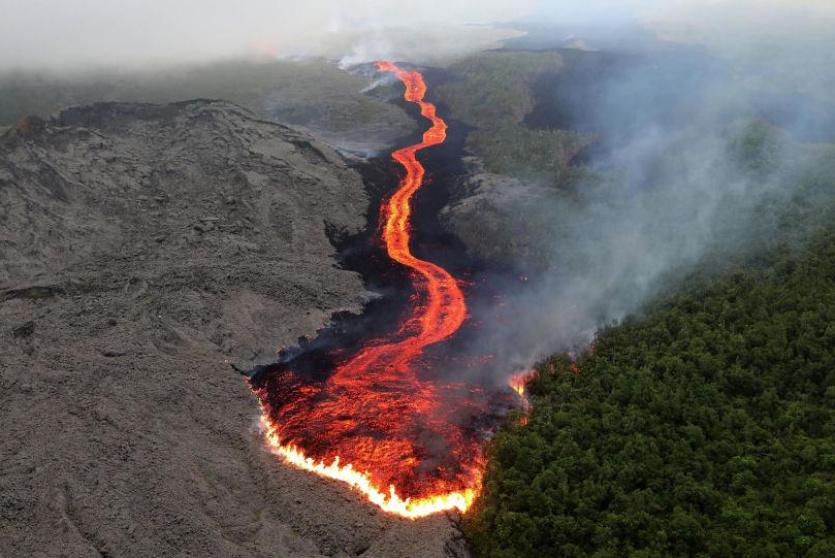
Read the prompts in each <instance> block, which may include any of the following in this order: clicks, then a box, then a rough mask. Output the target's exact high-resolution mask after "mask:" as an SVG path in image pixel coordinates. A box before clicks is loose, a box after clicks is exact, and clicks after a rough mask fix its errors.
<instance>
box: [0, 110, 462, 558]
mask: <svg viewBox="0 0 835 558" xmlns="http://www.w3.org/2000/svg"><path fill="white" fill-rule="evenodd" d="M367 206H368V200H367V197H366V195H365V193H364V189H363V185H362V183H361V180H360V177H359V176H358V175H357V174H356V173H355V172H354V171H352V170H351V169H350V168H348V167H347V166H346V165H345V163H344V161H343V160H342V158H341V157H340V156H339V155H338V154H337V153H335V152H334V151H333V150H332V149H330V148H329V147H327V146H325V145H322V144H320V143H318V142H316V141H315V140H313V139H312V138H311V137H309V136H306V135H304V134H302V133H300V132H297V131H293V130H290V129H288V128H285V127H282V126H278V125H275V124H272V123H268V122H265V121H261V120H259V119H257V118H256V117H255V116H253V115H252V114H251V113H249V112H247V111H245V110H243V109H240V108H238V107H236V106H234V105H231V104H228V103H224V102H215V101H193V102H185V103H179V104H175V105H160V106H157V105H137V104H99V105H92V106H89V107H82V108H76V109H70V110H67V111H64V112H63V113H62V114H61V115H59V116H57V117H55V118H53V119H51V120H48V121H42V120H38V119H34V118H32V119H27V120H24V121H22V122H21V123H20V124H18V126H17V127H16V128H13V129H10V130H9V131H7V132H6V133H5V135H3V136H2V137H0V423H2V425H3V433H2V436H0V556H2V557H4V558H5V557H10V558H11V557H19V556H40V557H53V556H54V557H58V556H69V557H76V556H79V557H81V556H91V557H122V556H127V557H133V556H136V557H147V556H200V557H204V556H235V557H254V556H265V557H266V556H270V557H291V558H292V557H302V556H304V557H316V556H358V555H362V556H392V557H399V556H403V557H422V556H426V557H435V556H438V557H441V556H465V555H466V551H465V550H464V549H463V544H462V542H461V540H460V538H459V537H458V535H457V530H456V529H455V527H454V525H453V522H452V521H451V520H450V518H448V517H444V516H436V517H434V518H430V519H427V520H423V521H417V522H411V521H405V520H400V519H396V518H392V517H389V516H386V515H384V514H382V513H381V512H379V511H378V510H376V508H374V507H372V506H370V505H369V504H366V503H365V502H364V501H363V500H362V499H361V498H360V497H359V496H357V495H356V494H354V493H352V492H351V491H350V490H347V489H346V488H344V487H343V486H342V485H339V484H337V483H332V482H329V481H323V480H322V479H319V478H315V477H313V476H311V475H309V474H306V473H302V472H299V471H297V470H294V469H292V468H289V467H287V466H285V465H283V464H282V463H281V462H280V461H279V460H278V458H276V457H275V456H273V455H272V454H270V453H269V452H268V451H267V450H266V449H265V447H264V442H263V437H262V436H261V434H260V433H259V432H258V430H257V427H256V424H257V416H258V412H257V405H256V400H255V397H254V396H253V395H252V394H251V393H250V392H249V390H248V388H247V385H246V384H245V382H244V381H243V379H242V378H241V377H240V376H237V375H236V374H234V373H233V372H232V370H231V368H230V367H229V366H228V364H227V363H226V362H227V361H232V362H236V363H238V364H242V365H250V364H253V363H255V362H263V361H265V360H269V359H270V358H271V357H272V356H273V355H274V353H275V351H276V349H277V348H279V347H281V346H283V345H286V344H292V343H293V342H294V341H295V340H296V339H297V338H298V337H299V336H301V335H313V334H314V333H315V330H316V329H317V328H319V327H321V326H322V325H323V324H324V323H325V322H326V321H327V319H328V316H330V315H331V313H332V312H334V311H336V310H340V309H346V310H352V311H358V310H359V309H360V307H361V303H362V301H363V300H364V299H365V298H366V297H367V296H368V293H366V292H365V291H364V288H363V285H362V282H361V280H360V278H359V276H358V275H356V274H354V273H352V272H349V271H346V270H342V269H339V267H338V266H337V265H336V262H335V259H334V248H333V246H332V245H331V243H330V241H329V239H328V236H327V235H326V225H327V226H329V227H332V228H333V229H334V230H337V231H341V232H343V233H353V232H357V231H358V230H360V229H361V227H363V226H364V224H365V213H366V211H367V210H368V207H367Z"/></svg>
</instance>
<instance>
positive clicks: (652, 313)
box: [463, 227, 835, 558]
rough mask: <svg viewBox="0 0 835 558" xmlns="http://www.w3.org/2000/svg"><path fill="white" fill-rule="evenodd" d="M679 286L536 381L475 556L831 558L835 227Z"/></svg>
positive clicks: (505, 445) (508, 444) (549, 365)
mask: <svg viewBox="0 0 835 558" xmlns="http://www.w3.org/2000/svg"><path fill="white" fill-rule="evenodd" d="M685 284H686V285H687V287H684V288H681V289H678V290H677V292H676V293H675V294H672V295H668V296H666V297H663V298H662V299H661V300H660V301H658V302H656V303H655V304H654V305H653V306H652V307H650V308H648V309H646V311H645V312H644V313H642V314H641V315H640V316H635V317H632V318H629V319H627V320H625V321H624V322H623V323H620V324H613V325H611V326H610V327H607V328H605V329H604V330H602V331H601V332H600V333H599V334H598V337H597V338H596V341H595V343H594V345H593V346H592V347H590V348H589V349H588V350H586V351H585V352H584V353H583V354H582V355H580V356H579V357H578V358H577V359H576V362H572V360H571V359H569V357H568V356H567V355H557V356H554V357H552V358H550V359H549V360H547V361H546V362H543V363H542V364H541V365H540V366H539V367H538V371H537V374H536V376H535V377H534V378H533V380H532V381H531V383H530V384H529V389H530V393H531V397H532V402H533V410H532V411H531V414H530V416H529V421H528V423H527V425H525V426H521V425H517V426H509V427H507V428H506V429H505V430H504V431H502V432H500V433H499V434H498V435H497V436H496V438H494V440H493V442H492V443H491V446H490V448H489V457H490V459H489V468H488V471H487V475H486V481H485V487H484V492H483V495H482V496H481V498H480V499H479V500H478V501H477V503H476V506H475V509H474V510H473V511H472V512H471V513H470V514H469V515H468V516H467V517H466V518H465V519H464V525H463V526H464V531H465V534H466V535H467V537H468V538H469V540H470V541H471V543H472V545H473V547H474V549H475V551H476V554H477V555H479V556H483V557H490V558H503V557H527V556H530V557H541V556H566V557H570V556H596V557H616V556H636V557H655V556H659V557H660V556H705V557H707V556H752V557H753V556H757V557H772V556H773V557H783V556H808V557H831V556H835V228H832V227H828V228H824V229H823V230H821V231H819V232H817V233H816V234H814V235H813V237H812V240H810V241H808V242H807V243H802V244H795V245H794V246H793V247H789V246H788V245H783V246H782V248H780V249H774V250H771V251H770V252H769V253H768V254H767V255H766V256H763V258H760V259H758V260H756V263H753V262H752V263H751V264H750V265H746V266H738V267H737V269H735V270H734V271H726V272H724V273H722V274H720V275H719V276H718V277H717V276H712V277H711V278H703V279H701V280H699V279H698V277H693V278H691V280H690V281H687V282H686V283H685Z"/></svg>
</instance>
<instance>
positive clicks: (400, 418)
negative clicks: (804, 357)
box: [253, 62, 488, 519]
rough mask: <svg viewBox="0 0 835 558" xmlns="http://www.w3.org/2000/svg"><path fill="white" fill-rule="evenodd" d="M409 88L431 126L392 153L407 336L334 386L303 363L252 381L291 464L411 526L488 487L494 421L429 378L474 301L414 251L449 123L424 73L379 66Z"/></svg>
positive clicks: (475, 401) (384, 341) (462, 389)
mask: <svg viewBox="0 0 835 558" xmlns="http://www.w3.org/2000/svg"><path fill="white" fill-rule="evenodd" d="M377 69H378V71H381V72H389V73H392V74H394V76H395V77H397V79H399V80H400V81H401V82H402V83H403V85H404V86H405V93H404V99H405V100H406V101H408V102H411V103H415V104H417V105H418V107H419V108H420V114H421V115H422V116H423V117H425V118H426V119H428V120H429V121H430V123H431V126H430V127H429V128H428V129H427V130H426V131H425V132H424V134H423V137H422V141H421V142H420V143H417V144H415V145H410V146H408V147H404V148H402V149H399V150H397V151H395V152H394V153H392V158H393V159H394V160H395V161H397V163H399V164H400V165H401V166H402V167H403V169H404V170H405V175H404V176H403V178H402V179H401V180H400V182H399V185H398V187H397V189H396V190H395V192H394V193H393V194H392V195H391V197H389V198H388V199H386V200H384V201H383V203H382V207H381V212H380V217H381V223H382V226H381V228H380V231H381V236H382V240H383V241H384V244H385V247H386V251H387V253H388V256H389V257H390V258H391V259H392V260H393V261H395V262H397V263H399V264H401V265H403V266H405V267H406V268H408V270H409V272H410V276H411V281H412V284H413V288H414V294H413V296H412V297H411V300H410V309H409V313H408V316H407V317H406V318H405V319H404V320H403V322H402V324H401V325H400V326H399V328H398V329H397V331H396V332H395V333H393V334H391V335H388V336H385V337H383V338H380V339H375V340H372V341H369V342H368V343H366V344H365V345H364V346H362V347H361V348H360V349H359V350H358V351H357V352H356V353H355V354H353V355H352V356H350V357H345V358H344V359H343V360H342V361H341V362H339V363H338V364H337V365H336V367H335V369H334V370H333V373H332V374H330V375H329V376H328V377H327V378H326V379H321V378H319V379H315V380H311V379H310V378H309V377H303V374H301V373H300V372H299V371H294V370H293V369H292V364H291V365H288V366H286V367H284V368H281V369H279V370H278V371H276V372H273V373H271V374H269V375H267V376H266V377H265V378H262V379H259V381H258V382H253V390H254V391H255V392H256V394H257V395H258V397H259V400H260V403H261V408H262V423H263V424H264V426H265V429H266V431H267V439H268V441H269V444H270V445H271V447H272V449H273V451H274V452H275V453H277V454H279V455H281V456H282V457H283V458H284V459H285V460H286V461H288V462H289V463H291V464H293V465H295V466H297V467H300V468H302V469H305V470H308V471H311V472H314V473H316V474H318V475H321V476H324V477H328V478H332V479H337V480H340V481H343V482H346V483H348V484H350V485H351V486H352V487H354V488H355V489H357V490H359V491H360V492H362V493H363V494H364V495H365V496H366V497H367V498H368V499H369V500H370V501H372V502H373V503H374V504H376V505H377V506H379V507H380V508H382V509H383V510H385V511H387V512H392V513H396V514H399V515H402V516H404V517H408V518H412V519H414V518H418V517H423V516H427V515H430V514H433V513H437V512H441V511H445V510H453V509H457V510H460V511H465V510H466V509H467V508H468V507H469V506H470V504H471V503H472V501H473V500H474V498H475V496H476V495H477V493H478V491H479V489H480V485H481V474H482V473H481V472H482V457H481V447H482V442H483V433H482V432H479V431H478V428H476V427H474V426H473V425H474V424H477V423H478V419H479V417H482V416H484V415H485V414H487V407H488V405H487V403H486V398H485V397H484V396H483V393H482V391H481V390H480V389H479V388H476V387H473V386H467V385H464V384H454V383H448V382H447V383H444V382H439V381H437V379H435V380H433V379H431V378H430V379H427V378H426V377H425V376H426V375H425V374H421V368H422V367H423V366H425V361H424V359H423V358H422V357H424V356H425V355H424V349H426V348H427V347H428V346H430V345H433V344H437V343H439V342H441V341H443V340H445V339H448V338H449V337H450V336H452V335H453V334H454V333H455V332H457V331H458V330H459V328H460V327H461V325H462V323H463V322H464V320H465V319H466V317H467V306H466V303H465V301H464V294H463V293H462V291H461V288H460V287H459V284H458V282H457V281H456V279H455V278H453V277H452V275H450V274H449V273H448V272H447V271H446V270H445V269H443V268H441V267H440V266H438V265H435V264H433V263H430V262H427V261H424V260H421V259H419V258H417V257H415V255H414V254H412V251H411V248H410V217H411V212H412V198H413V196H414V194H415V192H416V191H417V190H418V189H419V188H420V187H421V185H422V184H423V181H424V174H425V169H424V167H423V166H422V165H421V163H420V162H419V161H418V160H417V153H418V152H419V151H420V150H422V149H425V148H427V147H430V146H433V145H438V144H441V143H443V142H444V140H445V139H446V129H447V125H446V123H445V122H444V121H443V120H442V119H441V118H440V117H439V116H438V115H437V112H436V108H435V105H433V104H431V103H429V102H427V101H425V100H424V96H425V94H426V84H425V82H424V80H423V76H422V75H421V74H420V73H419V72H417V71H407V70H404V69H401V68H400V67H398V66H396V65H395V64H393V63H391V62H378V63H377Z"/></svg>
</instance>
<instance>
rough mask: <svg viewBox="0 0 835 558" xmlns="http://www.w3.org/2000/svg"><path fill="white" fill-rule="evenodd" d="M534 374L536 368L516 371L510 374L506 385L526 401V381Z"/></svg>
mask: <svg viewBox="0 0 835 558" xmlns="http://www.w3.org/2000/svg"><path fill="white" fill-rule="evenodd" d="M534 374H536V370H524V371H522V372H517V373H516V374H514V375H512V376H511V377H510V379H509V380H508V381H507V385H508V386H509V387H510V389H512V390H513V391H515V392H516V393H517V394H518V395H519V397H521V398H522V399H524V400H525V401H527V396H526V395H525V394H526V393H527V383H528V382H529V381H530V379H531V378H533V376H534Z"/></svg>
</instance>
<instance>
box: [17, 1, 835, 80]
mask: <svg viewBox="0 0 835 558" xmlns="http://www.w3.org/2000/svg"><path fill="white" fill-rule="evenodd" d="M0 14H2V17H0V69H7V68H10V67H33V66H35V67H52V68H56V67H57V68H70V69H75V68H85V67H90V66H101V65H110V66H114V65H115V66H133V65H154V64H159V63H172V62H190V61H202V60H214V59H218V58H225V57H236V56H240V55H243V54H252V53H253V52H262V53H270V54H274V55H279V56H291V55H322V54H324V55H327V56H331V57H332V56H334V49H337V50H344V51H346V52H345V53H342V54H348V52H347V51H351V50H353V51H355V52H354V54H356V55H357V56H360V57H361V56H362V55H363V54H365V53H366V51H367V54H368V56H369V57H376V56H380V55H385V54H388V53H386V52H380V51H385V50H386V48H387V47H388V48H389V49H390V50H392V51H396V50H397V48H396V47H395V46H392V45H388V44H387V43H388V42H391V43H397V41H393V40H392V41H389V39H388V38H389V37H395V38H402V29H403V28H409V29H410V30H413V31H420V32H421V33H422V35H421V36H422V37H424V39H423V43H424V45H423V46H424V48H426V47H429V46H433V45H432V43H435V42H437V43H438V44H437V45H435V46H436V47H437V48H438V49H442V48H449V49H453V50H454V48H455V47H457V46H459V43H460V44H464V43H466V42H467V41H473V42H474V43H478V40H482V41H483V40H486V39H487V38H485V37H474V35H476V33H475V31H473V30H472V29H470V31H469V33H464V34H461V35H459V33H458V32H450V31H449V27H450V26H453V25H459V24H485V23H491V22H507V21H517V20H527V21H554V22H561V23H572V22H582V23H606V24H611V23H618V22H624V21H633V20H637V21H665V22H669V21H675V22H678V23H680V24H686V25H687V26H689V28H690V31H691V33H692V35H693V36H695V37H698V38H701V39H705V40H716V41H720V40H721V39H722V35H723V34H729V33H730V34H737V33H739V34H745V35H747V34H756V33H760V34H762V33H763V32H770V31H774V32H789V33H792V32H796V30H797V29H799V28H803V29H806V28H809V27H815V25H816V24H817V27H818V28H819V31H820V32H821V33H823V32H825V31H826V30H828V29H832V26H831V24H832V23H833V21H835V1H833V0H480V1H479V2H477V3H476V2H473V1H472V0H423V1H419V2H417V1H410V2H403V1H393V0H306V1H299V0H238V1H234V0H0ZM392 28H400V30H401V31H398V32H394V31H390V30H391V29H392ZM386 30H389V31H386ZM432 33H434V35H432ZM369 37H372V38H373V39H374V40H373V41H372V40H370V39H369ZM426 37H437V39H435V38H426ZM476 39H478V40H476ZM738 42H739V41H737V43H738ZM334 45H336V46H334ZM464 46H466V44H465V45H464ZM372 51H373V52H372ZM337 54H338V53H337ZM390 54H392V55H396V54H398V53H397V52H392V53H390Z"/></svg>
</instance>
